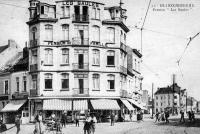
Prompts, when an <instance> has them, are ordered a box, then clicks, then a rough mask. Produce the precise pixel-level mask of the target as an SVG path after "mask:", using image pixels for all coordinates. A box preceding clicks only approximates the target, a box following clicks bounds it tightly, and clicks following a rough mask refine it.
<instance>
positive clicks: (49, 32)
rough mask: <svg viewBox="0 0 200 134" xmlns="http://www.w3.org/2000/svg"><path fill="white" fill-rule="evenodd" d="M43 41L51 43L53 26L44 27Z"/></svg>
mask: <svg viewBox="0 0 200 134" xmlns="http://www.w3.org/2000/svg"><path fill="white" fill-rule="evenodd" d="M45 41H53V25H50V24H46V25H45Z"/></svg>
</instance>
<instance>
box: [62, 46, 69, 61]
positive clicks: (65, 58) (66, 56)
mask: <svg viewBox="0 0 200 134" xmlns="http://www.w3.org/2000/svg"><path fill="white" fill-rule="evenodd" d="M62 63H63V64H69V49H67V48H64V49H62Z"/></svg>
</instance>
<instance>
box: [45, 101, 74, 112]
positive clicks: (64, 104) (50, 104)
mask: <svg viewBox="0 0 200 134" xmlns="http://www.w3.org/2000/svg"><path fill="white" fill-rule="evenodd" d="M43 110H55V111H64V110H72V101H70V100H61V99H48V100H43Z"/></svg>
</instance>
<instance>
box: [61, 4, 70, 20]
mask: <svg viewBox="0 0 200 134" xmlns="http://www.w3.org/2000/svg"><path fill="white" fill-rule="evenodd" d="M62 15H63V16H62V17H64V18H65V17H70V7H69V6H63V7H62Z"/></svg>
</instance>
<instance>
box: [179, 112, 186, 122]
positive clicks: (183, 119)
mask: <svg viewBox="0 0 200 134" xmlns="http://www.w3.org/2000/svg"><path fill="white" fill-rule="evenodd" d="M180 114H181V119H180V122H182V121H183V122H185V118H184V112H183V111H182V110H181V111H180Z"/></svg>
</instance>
